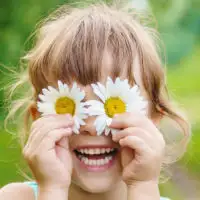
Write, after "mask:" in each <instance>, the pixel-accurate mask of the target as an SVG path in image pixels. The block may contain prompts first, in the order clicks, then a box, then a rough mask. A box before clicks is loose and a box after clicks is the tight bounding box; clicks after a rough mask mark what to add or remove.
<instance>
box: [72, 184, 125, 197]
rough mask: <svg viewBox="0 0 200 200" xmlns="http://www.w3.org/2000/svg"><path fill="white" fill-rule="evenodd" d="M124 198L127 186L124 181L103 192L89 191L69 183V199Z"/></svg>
mask: <svg viewBox="0 0 200 200" xmlns="http://www.w3.org/2000/svg"><path fill="white" fill-rule="evenodd" d="M113 199H115V200H125V199H127V187H126V185H125V184H124V182H122V181H121V182H119V183H118V184H116V185H115V187H113V188H112V189H111V190H109V191H106V192H104V193H90V192H87V191H84V190H83V189H81V188H80V187H79V186H77V185H75V184H73V183H72V184H71V186H70V189H69V200H113Z"/></svg>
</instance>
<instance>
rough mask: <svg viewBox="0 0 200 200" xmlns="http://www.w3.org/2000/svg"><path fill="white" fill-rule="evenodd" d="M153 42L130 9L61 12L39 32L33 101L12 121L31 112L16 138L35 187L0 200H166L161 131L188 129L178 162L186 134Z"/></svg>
mask: <svg viewBox="0 0 200 200" xmlns="http://www.w3.org/2000/svg"><path fill="white" fill-rule="evenodd" d="M154 36H155V34H154V31H153V30H152V29H150V28H147V27H146V26H142V25H141V24H140V22H139V18H138V16H137V15H136V14H135V13H133V14H132V13H131V10H130V9H129V10H128V11H127V12H125V11H122V10H119V8H114V7H109V6H107V5H104V4H98V5H90V6H88V7H85V8H79V9H78V8H75V9H71V8H63V7H62V8H61V9H59V10H58V11H57V12H55V13H54V14H53V15H51V16H50V17H49V18H48V19H47V20H45V21H44V23H42V24H41V26H40V28H39V31H38V37H37V42H36V45H35V46H34V47H33V49H31V50H30V52H29V53H28V54H27V55H26V56H25V57H24V58H25V60H26V61H27V64H28V73H27V72H25V76H24V77H25V78H24V77H22V75H21V78H20V82H21V83H22V82H23V81H22V80H25V81H24V82H23V83H22V86H25V87H26V88H27V91H25V92H24V93H25V95H27V96H26V98H24V99H22V100H23V101H21V100H19V101H17V102H16V104H15V105H14V107H13V110H11V112H10V114H9V116H8V118H10V117H11V115H13V114H14V113H16V111H17V110H18V108H22V107H23V108H24V107H25V109H26V112H24V116H25V124H24V127H25V128H24V127H23V130H25V131H24V134H23V132H22V131H20V135H21V138H22V140H21V141H22V143H23V155H24V157H25V159H26V161H27V163H28V165H29V167H30V169H31V171H32V174H33V175H34V179H35V180H34V181H31V182H23V183H12V184H9V185H7V186H5V187H4V188H2V189H1V191H0V199H3V200H11V199H15V200H23V199H24V200H26V199H29V200H34V199H36V198H37V199H39V200H51V199H52V200H54V199H59V200H67V199H70V200H75V199H76V200H79V199H82V200H84V199H91V200H93V199H95V200H98V199H99V200H100V199H101V200H102V199H104V200H111V199H115V200H134V199H135V200H136V199H137V200H159V199H164V198H162V197H160V194H159V190H158V183H159V176H160V171H161V168H162V167H163V166H164V165H165V164H167V163H169V157H167V155H169V154H168V150H172V147H173V148H175V147H176V146H175V144H173V145H171V146H170V144H168V143H166V142H165V141H164V138H163V135H162V134H161V133H160V131H159V129H158V125H159V122H160V120H161V119H162V118H163V117H164V116H167V117H169V118H171V119H173V120H175V121H176V122H177V123H178V124H179V125H180V126H181V127H182V129H183V131H184V137H183V140H182V141H181V142H180V143H179V144H180V146H181V148H182V152H183V151H184V150H185V147H186V144H187V139H188V136H189V128H188V125H187V123H186V121H185V120H184V119H183V118H182V117H181V116H180V115H179V114H177V113H176V112H175V111H174V109H173V108H172V107H171V105H170V102H169V99H168V98H167V95H166V94H167V90H166V85H165V75H164V70H163V69H162V65H161V61H160V58H159V55H158V53H157V50H156V41H155V40H154V39H155V37H154ZM16 84H17V85H15V87H16V86H19V85H18V84H19V83H16ZM23 91H24V90H23ZM29 118H31V119H32V120H30V119H29ZM30 121H32V122H33V123H29V122H30ZM29 124H30V126H31V127H30V128H29ZM27 133H29V134H27ZM27 135H28V139H26V138H27V137H26V136H27ZM180 146H179V149H178V150H179V153H180ZM168 147H169V148H168ZM177 147H178V145H177Z"/></svg>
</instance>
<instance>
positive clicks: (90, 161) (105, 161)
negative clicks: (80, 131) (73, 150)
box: [78, 155, 113, 166]
mask: <svg viewBox="0 0 200 200" xmlns="http://www.w3.org/2000/svg"><path fill="white" fill-rule="evenodd" d="M78 157H79V159H80V160H81V161H82V162H84V164H86V165H92V166H100V165H105V164H108V163H109V162H110V161H111V160H112V158H113V156H106V157H105V158H104V159H95V160H94V159H88V158H87V157H85V156H81V155H79V156H78Z"/></svg>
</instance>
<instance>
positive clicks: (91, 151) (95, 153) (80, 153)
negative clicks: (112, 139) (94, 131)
mask: <svg viewBox="0 0 200 200" xmlns="http://www.w3.org/2000/svg"><path fill="white" fill-rule="evenodd" d="M74 152H75V155H76V157H77V158H78V160H79V161H81V162H82V163H83V164H84V165H86V166H89V167H103V166H107V165H110V164H111V163H112V162H113V160H114V158H115V157H116V155H117V152H118V149H117V148H95V147H93V148H89V147H87V148H78V149H75V150H74Z"/></svg>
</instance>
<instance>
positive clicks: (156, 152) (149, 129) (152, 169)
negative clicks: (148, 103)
mask: <svg viewBox="0 0 200 200" xmlns="http://www.w3.org/2000/svg"><path fill="white" fill-rule="evenodd" d="M109 127H110V128H117V129H121V131H119V132H118V133H116V134H114V135H113V136H112V138H113V141H115V142H119V144H120V146H121V147H122V149H121V164H122V168H123V172H122V176H123V180H124V182H125V183H126V184H127V185H134V184H135V183H136V182H143V181H144V182H149V181H156V182H158V180H159V175H160V169H161V165H162V161H163V157H164V149H165V141H164V138H163V136H162V134H161V133H160V131H159V130H158V129H157V128H156V126H155V125H154V124H153V122H152V121H151V120H150V119H148V118H147V117H146V116H144V115H142V114H140V113H124V114H120V115H117V116H115V117H114V118H113V120H112V123H111V125H110V126H109Z"/></svg>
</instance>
